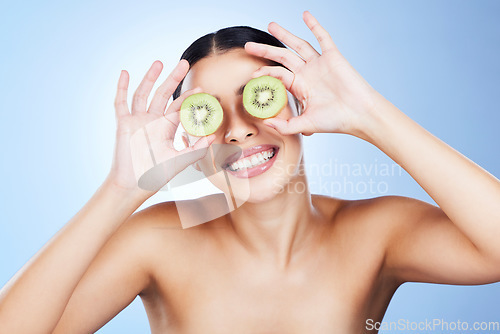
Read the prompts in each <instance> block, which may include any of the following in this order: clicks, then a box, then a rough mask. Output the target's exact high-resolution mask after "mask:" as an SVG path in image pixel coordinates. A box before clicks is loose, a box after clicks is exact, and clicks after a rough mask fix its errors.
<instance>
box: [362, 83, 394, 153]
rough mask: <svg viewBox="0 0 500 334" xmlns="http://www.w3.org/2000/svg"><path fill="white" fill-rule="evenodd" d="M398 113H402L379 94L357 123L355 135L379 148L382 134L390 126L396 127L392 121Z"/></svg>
mask: <svg viewBox="0 0 500 334" xmlns="http://www.w3.org/2000/svg"><path fill="white" fill-rule="evenodd" d="M398 113H401V111H400V110H399V109H398V108H396V106H394V105H393V104H392V103H391V102H390V101H389V100H387V99H386V98H385V97H383V96H382V95H381V94H379V93H378V92H377V93H376V94H375V97H374V98H373V99H372V101H371V103H370V104H369V106H368V107H367V108H366V112H365V113H364V115H363V116H362V117H360V118H361V119H359V120H358V122H356V124H357V127H356V129H355V130H354V131H353V135H354V136H356V137H358V138H361V139H363V140H365V141H367V142H369V143H371V144H373V145H375V146H377V141H378V140H379V139H380V136H381V134H384V133H386V131H388V130H389V128H388V125H389V124H392V125H393V126H394V123H393V121H392V120H393V118H394V116H395V115H397V114H398Z"/></svg>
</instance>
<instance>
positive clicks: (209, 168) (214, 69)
mask: <svg viewBox="0 0 500 334" xmlns="http://www.w3.org/2000/svg"><path fill="white" fill-rule="evenodd" d="M266 65H269V62H268V61H267V60H265V59H263V58H258V57H254V56H251V55H248V54H247V53H246V52H245V50H243V49H234V50H231V51H229V52H226V53H224V54H220V55H213V56H210V57H206V58H203V59H201V60H200V61H198V62H197V63H196V64H195V65H193V67H192V68H191V69H190V70H189V72H188V74H187V76H186V78H185V79H184V83H183V86H182V91H186V90H188V89H192V88H195V87H201V88H202V89H203V92H205V93H208V94H210V95H212V96H214V97H216V98H217V99H218V100H219V102H220V104H221V106H222V109H223V112H224V119H223V122H222V125H221V126H220V127H219V129H218V130H217V131H216V132H215V135H216V139H215V141H214V143H213V144H212V146H213V147H214V148H215V149H212V151H209V153H208V154H207V155H206V156H205V158H203V159H202V160H200V161H198V162H197V163H196V165H195V167H196V168H198V169H200V170H201V171H202V172H204V173H205V175H206V176H207V177H208V178H209V179H210V181H211V182H212V183H213V184H214V185H215V186H216V187H218V188H219V189H221V190H222V191H224V192H225V193H226V194H227V190H228V182H229V184H230V187H231V192H232V193H233V195H234V196H235V197H236V198H238V199H240V200H243V201H248V202H253V203H257V202H262V201H265V200H269V199H271V198H272V197H274V196H275V195H276V194H277V193H279V192H281V191H283V189H284V187H285V185H286V184H288V183H289V182H290V181H292V180H293V179H294V177H296V176H297V175H298V174H299V166H300V163H301V158H302V143H301V135H300V134H297V135H289V136H282V135H280V134H279V133H278V132H277V131H276V130H274V129H273V128H270V127H268V126H266V125H264V123H263V120H262V119H259V118H256V117H253V116H251V115H250V114H249V113H247V112H246V110H245V108H244V107H243V95H242V93H243V87H244V86H245V84H246V83H247V82H248V81H249V80H250V79H251V75H252V73H253V72H254V71H256V70H257V69H259V68H260V67H262V66H266ZM288 97H289V99H288V105H287V106H285V108H284V109H283V110H282V111H281V112H280V114H278V115H277V116H276V117H279V118H283V119H289V118H291V117H293V116H296V115H297V109H296V106H295V103H294V100H293V99H292V98H291V97H292V96H291V94H289V95H288ZM196 140H198V137H194V136H191V135H187V141H188V142H189V143H190V144H191V145H192V144H193V143H194V142H196ZM235 152H237V153H235ZM214 156H215V158H214ZM245 160H246V161H245Z"/></svg>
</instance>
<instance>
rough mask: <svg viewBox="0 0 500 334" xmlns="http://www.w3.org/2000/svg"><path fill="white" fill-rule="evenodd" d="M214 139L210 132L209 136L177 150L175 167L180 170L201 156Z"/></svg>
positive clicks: (205, 152)
mask: <svg viewBox="0 0 500 334" xmlns="http://www.w3.org/2000/svg"><path fill="white" fill-rule="evenodd" d="M214 140H215V135H214V134H211V135H210V136H206V137H202V138H200V139H198V140H197V141H196V143H194V145H193V146H189V147H186V148H185V149H183V150H182V151H179V152H178V155H177V156H176V158H175V169H176V170H178V171H181V170H183V169H184V168H186V167H187V166H189V165H191V164H193V163H195V162H196V161H198V160H200V159H201V158H203V157H204V156H205V155H206V154H207V152H208V147H209V146H210V145H211V144H212V143H213V141H214Z"/></svg>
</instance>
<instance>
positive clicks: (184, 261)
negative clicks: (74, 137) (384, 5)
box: [0, 12, 500, 334]
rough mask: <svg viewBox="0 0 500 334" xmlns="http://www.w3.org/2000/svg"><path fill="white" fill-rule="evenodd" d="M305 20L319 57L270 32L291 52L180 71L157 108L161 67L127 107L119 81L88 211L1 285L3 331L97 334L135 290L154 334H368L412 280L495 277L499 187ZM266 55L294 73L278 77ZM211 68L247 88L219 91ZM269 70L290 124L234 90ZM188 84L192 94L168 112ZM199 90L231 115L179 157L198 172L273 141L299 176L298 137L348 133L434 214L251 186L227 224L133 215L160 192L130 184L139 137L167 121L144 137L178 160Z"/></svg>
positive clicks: (217, 59) (397, 201)
mask: <svg viewBox="0 0 500 334" xmlns="http://www.w3.org/2000/svg"><path fill="white" fill-rule="evenodd" d="M303 18H304V21H305V23H306V24H307V26H308V27H309V28H310V29H311V31H312V32H313V33H314V35H315V36H316V38H317V40H318V41H319V44H320V46H321V53H318V52H317V51H316V50H314V48H312V47H311V46H310V45H309V44H308V43H307V42H305V41H303V40H302V39H300V38H298V37H296V36H294V35H292V34H291V33H289V32H288V31H286V30H285V29H283V28H282V27H280V26H279V25H277V24H276V23H271V24H270V25H269V31H270V33H272V34H273V35H274V36H276V37H277V38H278V39H280V40H281V41H283V42H284V43H285V44H287V45H288V46H289V47H290V48H291V49H292V50H293V51H295V52H296V53H294V52H292V51H291V50H285V49H280V48H274V47H271V46H267V45H260V44H255V43H248V44H247V45H246V47H245V50H235V51H231V52H228V53H225V54H222V55H213V56H212V57H209V58H205V59H203V60H201V61H200V62H199V63H197V64H195V65H194V66H193V67H192V68H191V69H189V66H188V64H187V62H186V61H181V62H180V63H179V64H178V66H177V67H176V68H175V69H174V71H173V72H172V74H171V75H170V76H169V78H167V80H166V81H165V83H164V84H162V85H161V86H160V88H159V89H158V90H157V91H156V93H155V95H154V97H153V99H152V101H151V104H150V106H149V108H147V102H146V101H147V97H148V96H149V94H150V92H151V90H152V87H153V84H154V82H155V81H156V80H157V78H158V76H159V74H160V72H161V67H162V66H161V63H159V62H155V63H154V64H153V66H152V67H151V69H150V70H149V71H148V73H147V74H146V76H145V78H144V80H143V81H142V83H141V84H140V86H139V88H138V89H137V91H136V93H135V97H134V99H133V102H132V108H131V109H132V110H131V113H130V112H129V111H128V107H127V103H126V93H127V89H128V74H127V73H126V72H122V74H121V76H120V79H119V84H118V93H117V99H116V108H115V109H116V115H117V120H118V131H117V144H116V150H115V156H114V162H113V167H112V170H111V172H110V174H109V176H108V177H107V179H106V181H105V182H104V183H103V185H102V186H101V187H100V188H99V189H98V191H97V192H96V194H95V195H94V196H93V197H92V198H91V199H90V201H89V202H88V203H87V204H86V205H85V207H84V208H83V209H82V210H81V211H80V212H79V213H78V214H77V215H76V216H75V217H74V218H73V219H72V220H71V221H70V222H68V224H67V225H66V226H65V227H64V228H63V229H62V230H61V231H60V232H58V233H57V234H56V235H55V236H54V237H53V238H52V239H51V240H50V241H49V243H47V245H45V246H44V248H42V249H41V250H40V251H39V252H38V253H37V254H36V255H35V257H34V258H33V259H31V260H30V261H29V262H28V263H27V264H26V265H25V266H24V267H23V268H22V269H21V270H20V271H19V272H18V273H17V274H16V275H15V276H14V277H13V278H12V279H11V280H10V281H9V283H8V284H7V285H6V286H5V287H4V288H3V289H2V290H1V291H0V333H2V334H3V333H30V334H32V333H91V332H94V331H96V330H97V329H98V328H100V327H101V326H102V325H104V324H105V323H106V322H107V321H109V320H110V319H111V318H113V317H114V316H115V315H116V314H117V313H118V312H119V311H120V310H122V309H123V308H124V307H126V306H127V305H128V304H129V303H130V302H131V301H132V300H133V299H134V298H135V297H136V296H137V295H140V296H141V298H142V300H143V302H144V305H145V307H146V311H147V313H148V317H149V320H150V324H151V330H152V333H270V332H273V333H360V332H367V331H366V330H365V321H366V319H367V318H370V319H373V320H374V321H380V320H381V319H382V317H383V314H384V312H385V310H386V308H387V305H388V303H389V301H390V299H391V297H392V295H393V293H394V292H395V290H396V289H397V287H398V286H399V285H401V284H402V283H404V282H407V281H417V282H434V283H450V284H484V283H491V282H496V281H499V280H500V244H498V243H497V240H496V239H497V236H498V235H500V210H499V206H498V203H500V182H499V180H498V179H496V178H495V177H494V176H492V175H491V174H489V173H487V172H486V171H484V170H483V169H481V168H480V167H479V166H477V165H476V164H474V163H473V162H472V161H470V160H468V159H467V158H466V157H464V156H463V155H461V154H460V153H458V152H457V151H455V150H453V149H452V148H451V147H449V146H448V145H446V144H445V143H443V142H442V141H440V140H439V139H438V138H436V137H434V136H433V135H431V134H430V133H428V132H427V131H426V130H425V129H423V128H422V127H420V126H419V125H418V124H416V123H415V122H413V121H412V120H411V119H409V118H408V117H407V116H406V115H404V113H402V112H401V111H400V110H399V109H397V108H396V107H395V106H394V105H392V104H391V103H390V102H389V101H387V100H386V99H385V98H384V97H383V96H381V95H380V94H379V93H378V92H376V91H375V90H374V89H373V88H372V87H371V86H370V85H369V84H368V83H367V82H366V81H365V80H364V79H363V78H362V77H361V76H360V75H359V74H358V73H357V72H356V71H355V70H354V69H353V68H352V67H351V65H350V64H349V63H348V62H347V61H346V60H345V59H344V57H343V56H342V55H341V54H340V52H339V51H338V50H337V48H336V46H335V44H334V43H333V41H332V39H331V37H330V36H329V35H328V33H327V32H326V31H325V30H324V29H323V28H322V27H321V26H320V25H319V23H318V22H317V21H316V19H315V18H314V17H313V16H312V15H311V14H310V13H309V12H305V13H304V16H303ZM264 58H265V59H270V60H274V61H278V62H280V63H282V64H283V65H285V66H286V67H287V68H288V70H287V69H283V68H280V67H269V66H267V64H268V62H267V61H266V60H265V59H264ZM243 65H244V66H243ZM211 71H216V72H217V73H220V74H221V75H220V77H219V78H224V74H228V75H229V74H232V75H234V76H235V78H238V81H239V82H235V80H229V79H227V80H220V81H218V84H217V85H215V84H213V83H212V82H211V80H213V79H211V77H210V75H209V74H210V73H211ZM264 74H268V75H272V76H275V77H278V78H280V79H281V80H282V81H283V82H284V84H285V86H286V87H287V89H288V90H289V91H290V92H291V93H292V94H293V95H294V96H296V97H297V98H298V100H299V101H300V102H301V103H302V105H303V107H304V110H303V113H302V114H301V116H295V117H294V116H293V110H292V109H291V108H292V107H291V106H289V107H287V109H286V110H285V112H284V113H282V114H283V115H281V116H280V117H276V118H273V119H268V120H264V121H263V120H257V119H253V118H249V117H248V115H246V114H245V112H244V110H243V109H242V107H241V96H239V95H238V94H237V93H236V92H235V91H237V89H238V87H239V86H240V85H241V83H242V82H243V83H244V82H248V80H249V79H250V78H251V77H255V76H260V75H264ZM186 75H187V76H186ZM184 77H186V78H187V79H188V80H186V82H185V85H184V89H185V91H184V92H183V94H182V95H181V97H180V98H179V99H177V100H175V101H174V102H173V103H172V104H171V105H170V106H169V107H168V108H166V107H167V101H168V98H169V97H170V96H171V94H172V92H173V91H174V89H175V87H176V86H177V85H178V83H179V82H180V81H181V80H182V79H183V78H184ZM292 83H293V84H292ZM198 91H205V92H208V93H211V94H213V95H218V96H219V98H220V100H221V104H222V106H223V109H224V112H225V117H226V121H225V122H224V123H223V125H222V126H221V129H219V130H218V131H220V132H217V133H215V134H214V135H211V136H209V137H205V138H202V139H200V140H198V141H196V143H194V142H193V143H194V144H193V146H190V147H189V148H187V149H186V151H184V153H186V152H194V151H196V150H197V151H199V152H201V153H200V155H199V156H195V155H193V154H191V155H190V156H191V157H193V158H192V159H191V161H187V160H185V159H184V160H182V162H183V163H185V164H186V166H187V165H188V164H190V163H196V164H198V165H199V167H200V168H201V169H202V170H203V161H204V160H206V159H207V158H206V156H205V157H204V152H206V147H207V146H208V145H210V144H211V143H213V142H218V143H226V144H231V145H238V146H240V147H242V148H248V147H251V146H253V145H256V144H262V143H265V142H267V141H271V140H275V139H276V138H280V139H281V140H282V141H283V142H284V143H285V146H284V150H283V152H281V153H282V154H281V153H280V154H281V156H280V159H281V160H280V162H282V163H296V162H297V161H299V163H298V166H299V168H298V169H299V170H300V166H302V165H301V163H300V158H301V144H300V136H301V135H300V133H302V134H313V133H317V132H325V133H345V134H350V135H354V136H357V137H359V138H362V139H363V140H366V141H368V142H370V143H372V144H373V145H375V146H377V147H378V148H379V149H380V150H382V151H383V152H384V153H385V154H387V155H388V156H389V157H390V158H392V159H393V160H394V161H395V162H396V163H398V164H399V165H401V166H402V167H403V168H405V170H406V171H408V173H409V174H410V175H411V176H412V177H413V178H414V179H415V180H416V181H417V182H418V183H419V184H420V185H421V186H422V187H423V189H424V190H425V191H427V193H428V194H429V195H430V196H431V197H432V198H433V199H434V200H435V202H436V203H437V204H438V205H439V207H435V206H433V205H430V204H427V203H424V202H421V201H418V200H415V199H410V198H404V197H397V196H390V197H380V198H374V199H367V200H356V201H346V200H339V199H335V198H329V197H324V196H317V195H310V194H309V193H308V192H307V191H305V192H301V193H297V192H289V191H283V192H280V193H279V194H275V195H274V196H272V197H271V198H266V199H265V201H263V200H262V198H261V197H259V196H258V192H257V191H255V193H254V194H252V195H251V197H250V201H249V202H247V203H245V204H244V205H243V206H241V207H240V208H238V209H237V210H236V211H234V212H232V213H231V214H228V215H226V216H223V217H221V218H218V219H215V220H213V221H210V222H208V223H205V224H202V225H199V226H196V227H192V228H189V229H182V227H181V224H180V221H179V217H178V215H177V212H176V208H175V205H174V204H173V203H161V204H158V205H155V206H152V207H150V208H148V209H145V210H143V211H141V212H138V213H135V214H133V215H132V213H133V212H134V211H135V210H136V209H137V208H138V207H139V206H140V205H141V204H142V203H143V202H144V201H145V200H146V199H147V198H149V197H150V196H152V195H153V194H154V191H144V190H142V189H140V188H139V187H138V186H137V180H136V178H135V175H134V173H133V161H134V159H140V157H137V156H134V155H133V154H131V153H130V147H129V146H128V145H129V141H130V138H131V135H132V134H133V133H135V132H136V131H137V129H141V128H142V127H143V126H144V125H145V124H147V123H148V122H158V123H157V124H164V126H163V127H162V126H158V127H155V128H154V129H157V130H156V131H157V132H153V133H150V138H152V145H153V147H156V146H155V143H161V142H162V139H163V143H166V144H167V145H163V146H162V145H160V146H158V147H156V150H161V148H162V147H165V146H166V147H167V149H165V150H164V151H161V152H162V153H161V154H162V157H163V158H164V159H170V158H175V157H176V156H177V155H178V154H180V153H178V152H176V151H175V150H173V146H171V144H172V139H173V135H174V130H175V128H176V127H177V125H178V109H179V106H180V103H181V102H182V100H183V99H184V98H185V97H186V96H188V95H190V94H193V93H194V92H198ZM165 109H166V112H165V114H164V111H165ZM163 119H164V120H165V121H163ZM155 138H156V139H155ZM193 139H195V138H190V140H193ZM144 149H145V150H147V149H148V147H144ZM280 151H281V149H280ZM181 167H182V166H181ZM181 167H179V166H177V167H176V168H181ZM269 172H271V173H269ZM268 173H269V174H268ZM273 173H274V172H273V170H272V169H270V170H269V171H268V172H266V173H264V174H262V175H260V176H258V177H256V178H255V180H252V181H251V186H252V187H257V186H259V187H260V186H263V187H264V186H266V184H267V183H269V182H259V180H258V178H261V179H266V178H268V176H266V174H268V175H274V174H273ZM174 174H175V170H174V172H173V173H172V174H169V175H167V176H166V178H165V182H168V180H169V179H170V178H171V176H172V175H174ZM298 182H306V180H305V177H304V176H303V174H301V173H297V174H294V175H286V176H285V178H284V179H283V183H282V184H281V186H282V187H283V189H290V188H291V189H293V187H292V186H293V185H294V184H297V183H298ZM257 190H258V189H257ZM214 196H215V197H212V198H213V199H214V201H215V200H217V198H216V196H217V195H214Z"/></svg>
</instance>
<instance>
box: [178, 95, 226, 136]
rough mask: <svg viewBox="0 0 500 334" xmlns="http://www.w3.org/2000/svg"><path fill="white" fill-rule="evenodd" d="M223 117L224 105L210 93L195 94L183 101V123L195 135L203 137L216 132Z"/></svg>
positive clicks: (181, 117)
mask: <svg viewBox="0 0 500 334" xmlns="http://www.w3.org/2000/svg"><path fill="white" fill-rule="evenodd" d="M222 118H223V112H222V107H221V105H220V103H219V101H217V99H216V98H215V97H213V96H212V95H210V94H206V93H199V94H193V95H190V96H188V97H187V98H186V99H185V100H184V101H183V102H182V105H181V110H180V119H181V123H182V126H183V127H184V129H185V130H186V131H187V132H188V133H189V134H192V135H193V136H197V137H203V136H208V135H210V134H212V133H214V132H215V131H217V129H218V128H219V126H220V125H221V123H222Z"/></svg>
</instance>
